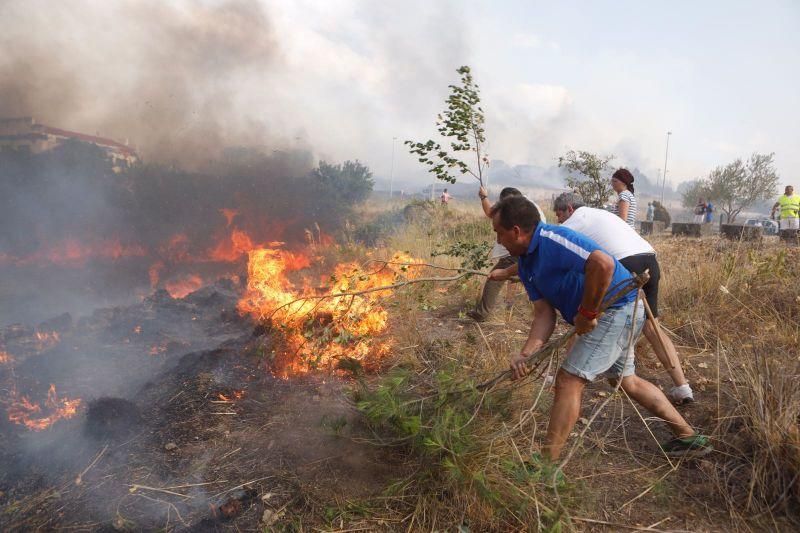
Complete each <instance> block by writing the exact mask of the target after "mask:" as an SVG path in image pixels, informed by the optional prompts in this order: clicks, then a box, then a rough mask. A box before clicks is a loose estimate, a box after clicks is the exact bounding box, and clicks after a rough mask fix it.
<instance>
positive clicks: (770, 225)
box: [744, 218, 778, 235]
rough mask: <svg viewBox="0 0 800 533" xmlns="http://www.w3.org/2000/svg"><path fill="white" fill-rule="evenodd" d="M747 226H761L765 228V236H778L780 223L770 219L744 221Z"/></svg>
mask: <svg viewBox="0 0 800 533" xmlns="http://www.w3.org/2000/svg"><path fill="white" fill-rule="evenodd" d="M744 225H745V226H761V227H762V228H764V235H777V234H778V223H777V222H775V221H774V220H770V219H769V218H748V219H747V220H745V221H744Z"/></svg>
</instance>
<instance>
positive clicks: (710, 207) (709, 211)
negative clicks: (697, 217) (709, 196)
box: [706, 201, 714, 224]
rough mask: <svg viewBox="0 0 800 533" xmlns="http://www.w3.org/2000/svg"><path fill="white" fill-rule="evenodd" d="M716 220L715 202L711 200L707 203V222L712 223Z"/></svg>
mask: <svg viewBox="0 0 800 533" xmlns="http://www.w3.org/2000/svg"><path fill="white" fill-rule="evenodd" d="M713 221H714V204H712V203H711V201H708V202H707V203H706V224H711V223H712V222H713Z"/></svg>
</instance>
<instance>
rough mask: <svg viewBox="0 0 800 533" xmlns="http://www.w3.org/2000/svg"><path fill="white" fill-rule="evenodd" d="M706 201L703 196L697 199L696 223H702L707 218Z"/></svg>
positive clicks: (695, 208) (695, 209)
mask: <svg viewBox="0 0 800 533" xmlns="http://www.w3.org/2000/svg"><path fill="white" fill-rule="evenodd" d="M707 207H708V206H707V205H706V201H705V200H704V199H702V198H700V199H699V200H697V205H696V206H694V223H695V224H702V223H703V222H705V220H706V208H707Z"/></svg>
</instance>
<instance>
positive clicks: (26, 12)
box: [0, 0, 278, 168]
mask: <svg viewBox="0 0 800 533" xmlns="http://www.w3.org/2000/svg"><path fill="white" fill-rule="evenodd" d="M0 47H2V49H3V51H4V52H3V54H2V55H0V116H34V117H35V118H37V119H38V121H39V122H42V123H46V124H49V125H52V126H56V127H61V128H65V129H73V130H78V131H82V132H86V133H100V134H101V135H103V136H106V137H111V138H114V139H118V140H125V139H130V140H131V141H134V142H135V145H136V148H137V149H138V150H139V151H140V153H141V155H142V156H143V157H144V158H145V159H147V160H148V161H160V162H168V163H172V162H177V163H179V164H181V166H184V167H187V166H191V167H193V168H198V167H199V166H201V165H202V164H203V163H204V162H205V161H207V159H208V158H209V156H212V157H213V156H214V155H216V154H219V152H220V149H221V147H222V146H225V145H237V144H247V145H253V144H266V142H267V141H268V139H267V138H266V130H265V128H264V126H263V125H262V124H261V123H260V122H258V121H255V120H252V119H251V118H249V117H250V114H249V113H247V112H246V110H244V109H242V108H241V107H242V103H241V99H240V95H241V93H242V83H243V82H244V80H247V79H254V77H255V76H256V75H257V74H259V73H263V72H267V71H269V69H270V68H272V65H273V63H274V61H275V58H276V55H277V53H278V48H277V46H276V43H275V42H274V38H273V31H272V28H271V24H270V20H269V17H268V15H267V13H265V11H264V10H263V8H262V7H261V5H260V4H259V2H258V1H257V0H227V1H224V2H214V3H206V2H195V3H192V4H186V3H172V2H158V1H154V0H142V1H139V0H137V1H122V2H108V3H98V2H91V1H77V2H69V3H61V2H57V3H53V2H46V1H32V2H22V1H15V0H12V1H10V2H3V3H2V4H0ZM258 79H261V80H264V79H265V78H263V77H259V78H258ZM258 90H259V91H262V92H263V93H264V94H268V93H269V91H270V87H268V86H264V85H261V86H260V87H258Z"/></svg>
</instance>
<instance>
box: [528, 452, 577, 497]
mask: <svg viewBox="0 0 800 533" xmlns="http://www.w3.org/2000/svg"><path fill="white" fill-rule="evenodd" d="M523 465H524V466H525V470H526V472H527V473H528V475H530V476H532V477H533V479H535V480H536V481H538V482H540V483H544V484H545V485H550V486H553V482H554V481H555V488H556V489H562V488H564V486H565V485H566V482H567V481H566V478H565V477H564V472H562V471H561V469H560V468H558V464H557V463H551V462H550V461H548V460H547V459H545V458H544V457H542V455H541V454H540V453H539V452H533V453H532V454H531V458H530V459H528V460H527V461H525V462H524V463H523Z"/></svg>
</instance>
